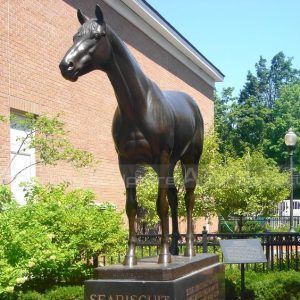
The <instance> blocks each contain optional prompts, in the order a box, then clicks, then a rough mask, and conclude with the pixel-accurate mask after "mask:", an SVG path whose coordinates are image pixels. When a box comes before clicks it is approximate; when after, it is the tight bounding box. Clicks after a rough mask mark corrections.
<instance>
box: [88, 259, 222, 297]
mask: <svg viewBox="0 0 300 300" xmlns="http://www.w3.org/2000/svg"><path fill="white" fill-rule="evenodd" d="M156 261H157V258H156V257H155V258H147V259H143V260H141V261H140V262H139V264H138V265H137V266H134V267H132V268H128V267H126V266H122V265H114V266H109V267H103V268H97V269H96V270H95V275H96V278H98V279H94V280H87V281H86V282H85V299H86V300H173V299H174V300H184V299H190V300H192V299H193V300H194V299H203V300H204V299H219V300H221V299H225V284H224V265H223V264H221V263H219V262H218V256H217V255H215V254H198V255H197V256H195V257H193V258H191V259H190V258H187V257H183V256H173V257H172V263H170V264H168V265H166V266H163V265H159V264H157V263H156Z"/></svg>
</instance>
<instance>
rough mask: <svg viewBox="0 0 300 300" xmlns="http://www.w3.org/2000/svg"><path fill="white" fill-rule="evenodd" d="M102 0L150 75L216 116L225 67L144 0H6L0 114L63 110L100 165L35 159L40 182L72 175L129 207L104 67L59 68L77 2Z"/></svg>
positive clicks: (88, 8)
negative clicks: (74, 72)
mask: <svg viewBox="0 0 300 300" xmlns="http://www.w3.org/2000/svg"><path fill="white" fill-rule="evenodd" d="M96 3H99V4H100V6H101V8H102V10H103V12H104V17H105V21H106V22H107V23H108V24H109V25H110V26H111V27H112V28H113V29H114V30H115V31H116V32H117V33H118V34H119V36H120V37H121V38H122V39H123V40H124V41H125V42H126V44H127V46H128V48H129V49H130V50H131V51H132V53H133V55H134V56H135V58H136V59H137V61H138V62H139V64H140V65H141V68H142V70H143V71H144V72H145V73H146V74H147V75H148V76H149V77H150V78H151V79H152V80H154V81H156V83H157V84H158V85H159V86H160V87H161V88H162V89H175V90H181V91H185V92H187V93H188V94H190V95H191V96H193V97H194V99H195V100H196V101H197V103H198V104H199V107H200V109H201V111H202V114H203V116H204V122H205V125H206V128H208V127H209V126H210V125H212V123H213V91H214V84H215V82H217V81H222V80H223V74H222V73H221V72H220V71H219V70H218V69H217V68H216V67H215V66H214V65H213V64H212V63H211V62H209V61H208V60H207V59H206V58H205V57H204V56H203V55H201V53H200V52H198V51H197V50H196V49H195V48H194V47H193V46H192V45H191V44H190V43H189V42H188V41H187V40H186V39H185V38H184V37H182V36H181V35H180V34H179V33H178V32H177V31H176V30H175V29H174V28H173V27H172V26H171V25H170V24H168V23H167V22H166V21H165V20H164V19H163V18H162V17H161V16H160V15H159V14H158V13H157V12H156V11H155V10H154V9H152V8H151V7H150V6H149V5H148V4H147V3H146V2H145V1H143V0H103V1H100V0H99V1H95V0H90V1H84V0H77V1H76V0H65V1H62V0H51V1H48V0H2V1H1V3H0V28H1V36H0V39H1V43H0V115H9V114H10V113H11V112H12V111H17V112H19V113H24V112H31V113H34V114H37V115H39V114H45V113H46V114H49V115H54V114H56V113H58V112H62V113H63V115H62V118H63V121H64V122H65V124H66V127H67V130H69V132H70V138H71V140H72V142H73V144H74V145H76V146H77V147H80V148H82V149H86V150H88V151H90V152H92V153H94V154H95V156H96V157H97V158H98V159H100V161H101V164H100V167H99V168H97V170H96V171H95V172H92V171H91V170H88V169H87V170H83V171H79V172H78V171H76V170H73V169H72V167H70V166H68V165H64V164H60V165H59V166H58V167H55V168H53V167H38V166H37V167H36V170H35V169H33V170H31V173H30V174H31V175H35V174H36V176H37V177H38V178H39V180H40V181H42V182H52V183H57V182H61V181H63V180H68V181H70V182H71V184H72V185H73V186H78V187H90V188H92V189H93V190H94V191H95V192H96V193H97V197H98V199H99V200H100V201H110V202H113V203H115V204H116V205H117V206H118V207H123V205H124V188H123V182H122V180H121V177H120V175H119V170H118V165H117V155H116V152H115V149H114V145H113V140H112V136H111V123H112V118H113V114H114V110H115V108H116V105H117V103H116V100H115V96H114V92H113V89H112V86H111V84H110V82H109V80H108V78H107V76H106V74H105V73H102V72H100V71H95V72H92V73H89V74H88V75H85V76H83V77H80V78H79V80H78V81H77V82H75V83H72V82H69V81H66V80H64V79H63V78H62V76H61V74H60V71H59V68H58V64H59V62H60V60H61V59H62V57H63V55H64V54H65V52H66V51H67V49H68V48H69V47H70V46H71V45H72V36H73V35H74V33H76V31H77V29H78V28H79V23H78V20H77V17H76V9H77V8H81V9H82V11H83V12H84V13H85V14H86V15H87V16H88V17H93V15H94V9H95V4H96ZM14 130H16V128H10V126H9V125H7V124H0V170H1V171H0V172H1V176H2V177H3V172H4V171H3V170H4V169H5V168H7V166H8V164H9V160H10V157H11V155H12V153H13V149H14V145H13V141H12V139H13V138H12V137H13V136H14V134H15V132H14ZM30 155H31V156H34V153H30V154H29V156H30ZM22 159H23V158H20V160H18V161H20V162H22ZM27 159H30V158H28V157H27ZM31 159H34V157H33V158H32V157H31ZM23 163H25V164H26V162H23ZM9 171H10V172H13V170H9ZM8 173H9V172H8ZM30 174H29V173H28V174H27V175H26V174H25V175H24V176H25V177H26V176H29V175H30ZM8 176H11V175H8ZM14 188H16V187H14Z"/></svg>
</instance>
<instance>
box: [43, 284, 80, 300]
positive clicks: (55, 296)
mask: <svg viewBox="0 0 300 300" xmlns="http://www.w3.org/2000/svg"><path fill="white" fill-rule="evenodd" d="M62 299H63V300H82V299H83V287H82V286H66V287H58V288H56V289H53V290H50V291H49V292H47V293H46V294H45V300H62Z"/></svg>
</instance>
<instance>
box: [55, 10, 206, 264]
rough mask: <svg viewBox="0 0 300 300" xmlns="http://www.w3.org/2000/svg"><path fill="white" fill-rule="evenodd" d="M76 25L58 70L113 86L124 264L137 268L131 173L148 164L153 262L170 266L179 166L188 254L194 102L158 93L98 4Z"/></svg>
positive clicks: (199, 141)
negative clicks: (154, 226) (157, 228)
mask: <svg viewBox="0 0 300 300" xmlns="http://www.w3.org/2000/svg"><path fill="white" fill-rule="evenodd" d="M77 16H78V20H79V22H80V23H81V27H80V28H79V30H78V32H77V33H76V34H75V35H74V37H73V42H74V44H73V46H72V47H71V48H70V49H69V51H68V52H67V53H66V54H65V56H64V58H63V59H62V61H61V63H60V65H59V67H60V70H61V73H62V75H63V77H64V78H65V79H68V80H70V81H76V80H77V79H78V77H79V76H82V75H84V74H86V73H88V72H91V71H93V70H101V71H104V72H106V74H107V76H108V78H109V80H110V81H111V84H112V86H113V88H114V91H115V94H116V98H117V102H118V107H117V109H116V112H115V115H114V119H113V126H112V134H113V138H114V143H115V148H116V151H117V153H118V159H119V167H120V172H121V174H122V177H123V179H124V183H125V188H126V214H127V216H128V220H129V240H128V246H129V247H128V250H127V254H126V257H125V261H124V264H125V265H129V266H132V265H134V264H136V262H137V259H136V255H135V245H136V231H135V217H136V214H137V206H138V204H137V200H136V170H137V167H138V165H141V164H148V165H150V166H152V167H153V169H154V170H155V171H156V173H157V175H158V178H159V181H158V196H157V213H158V215H159V218H160V221H161V229H162V238H161V246H160V252H159V258H158V263H165V264H166V263H169V262H171V255H170V252H169V251H171V253H172V254H174V255H175V254H178V246H177V245H178V239H179V231H178V213H177V209H178V199H177V189H176V187H175V184H174V180H173V172H174V168H175V165H176V163H177V162H178V161H180V162H181V165H182V171H183V177H184V182H185V189H186V194H185V205H186V211H187V234H186V250H185V253H184V254H185V256H190V257H191V256H193V255H195V252H194V250H193V225H192V211H193V207H194V202H195V197H194V190H195V187H196V179H197V173H198V164H199V160H200V156H201V154H202V148H203V135H204V126H203V119H202V116H201V113H200V110H199V108H198V106H197V104H196V103H195V101H194V100H193V99H192V98H191V97H190V96H188V95H187V94H185V93H182V92H177V91H162V90H161V89H160V88H159V87H158V86H157V85H156V84H155V83H154V82H153V81H151V80H150V79H149V78H148V77H147V76H146V75H145V74H144V73H143V71H142V70H141V68H140V67H139V65H138V63H137V62H136V60H135V59H134V57H133V56H132V54H131V53H130V52H129V50H128V49H127V47H126V46H125V44H124V42H123V41H122V40H121V39H120V38H119V37H118V36H117V34H116V33H115V32H114V31H113V30H112V29H111V28H110V27H109V26H108V25H106V23H105V22H104V18H103V14H102V11H101V9H100V7H99V6H98V5H97V6H96V10H95V16H96V18H94V19H88V18H87V17H86V16H84V15H83V14H82V13H81V11H80V10H78V11H77ZM167 198H168V202H169V205H170V207H171V215H172V226H173V232H172V243H171V247H170V249H169V241H168V235H169V226H168V225H169V224H168V209H169V206H168V202H167Z"/></svg>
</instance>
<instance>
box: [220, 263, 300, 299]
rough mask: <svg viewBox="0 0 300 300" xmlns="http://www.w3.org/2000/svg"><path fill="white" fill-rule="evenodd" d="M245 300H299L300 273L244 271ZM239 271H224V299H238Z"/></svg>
mask: <svg viewBox="0 0 300 300" xmlns="http://www.w3.org/2000/svg"><path fill="white" fill-rule="evenodd" d="M245 278H246V295H247V297H246V298H247V299H257V300H288V299H289V300H292V299H295V300H296V299H300V272H297V271H293V270H290V271H278V272H268V273H261V272H257V273H256V272H254V271H246V276H245ZM239 295H240V271H239V270H237V269H236V268H235V269H232V270H230V269H229V270H226V299H230V300H233V299H239Z"/></svg>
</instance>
